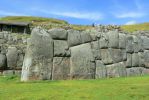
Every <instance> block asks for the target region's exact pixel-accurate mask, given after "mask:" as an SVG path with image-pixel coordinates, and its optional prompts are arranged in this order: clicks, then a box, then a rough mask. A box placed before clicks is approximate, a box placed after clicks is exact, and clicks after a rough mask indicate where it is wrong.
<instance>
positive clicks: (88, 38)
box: [80, 31, 92, 43]
mask: <svg viewBox="0 0 149 100" xmlns="http://www.w3.org/2000/svg"><path fill="white" fill-rule="evenodd" d="M80 34H81V39H82V43H88V42H91V41H92V38H91V36H90V34H89V33H88V32H86V31H83V32H81V33H80Z"/></svg>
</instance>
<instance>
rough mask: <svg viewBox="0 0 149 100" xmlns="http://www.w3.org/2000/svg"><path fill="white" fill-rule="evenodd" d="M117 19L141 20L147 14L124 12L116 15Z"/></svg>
mask: <svg viewBox="0 0 149 100" xmlns="http://www.w3.org/2000/svg"><path fill="white" fill-rule="evenodd" d="M114 15H115V17H117V18H141V17H144V16H145V15H146V14H145V13H142V12H123V13H116V14H114Z"/></svg>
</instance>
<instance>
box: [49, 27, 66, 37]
mask: <svg viewBox="0 0 149 100" xmlns="http://www.w3.org/2000/svg"><path fill="white" fill-rule="evenodd" d="M48 32H49V33H50V35H51V37H52V38H53V39H56V40H67V36H68V33H67V31H66V30H64V29H50V30H48Z"/></svg>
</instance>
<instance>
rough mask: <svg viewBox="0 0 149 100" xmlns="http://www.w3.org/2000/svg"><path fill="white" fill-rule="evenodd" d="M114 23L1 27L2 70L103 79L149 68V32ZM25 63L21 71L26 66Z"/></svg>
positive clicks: (25, 76)
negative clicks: (25, 30)
mask: <svg viewBox="0 0 149 100" xmlns="http://www.w3.org/2000/svg"><path fill="white" fill-rule="evenodd" d="M111 27H113V26H109V27H104V26H103V27H102V26H98V27H96V28H95V29H91V30H86V31H77V30H72V29H68V30H65V29H60V28H59V29H56V28H55V29H50V30H45V29H42V28H40V27H36V28H34V29H33V30H32V33H31V37H30V38H28V37H20V36H17V35H16V34H14V33H9V32H0V72H1V73H2V74H3V75H20V73H21V74H22V75H21V80H22V81H28V80H66V79H99V78H106V77H110V78H111V77H126V76H137V75H144V74H149V37H148V34H147V32H135V34H134V33H133V34H132V33H126V32H122V31H119V28H118V27H114V29H113V30H111V29H110V28H111ZM21 69H22V72H21Z"/></svg>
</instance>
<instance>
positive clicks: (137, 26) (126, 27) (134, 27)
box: [121, 23, 149, 32]
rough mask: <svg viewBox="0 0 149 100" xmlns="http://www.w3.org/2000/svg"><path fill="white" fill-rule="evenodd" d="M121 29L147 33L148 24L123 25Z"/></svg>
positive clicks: (148, 29)
mask: <svg viewBox="0 0 149 100" xmlns="http://www.w3.org/2000/svg"><path fill="white" fill-rule="evenodd" d="M121 28H122V29H123V30H124V31H128V32H134V31H138V30H141V31H149V23H141V24H134V25H123V26H121Z"/></svg>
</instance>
